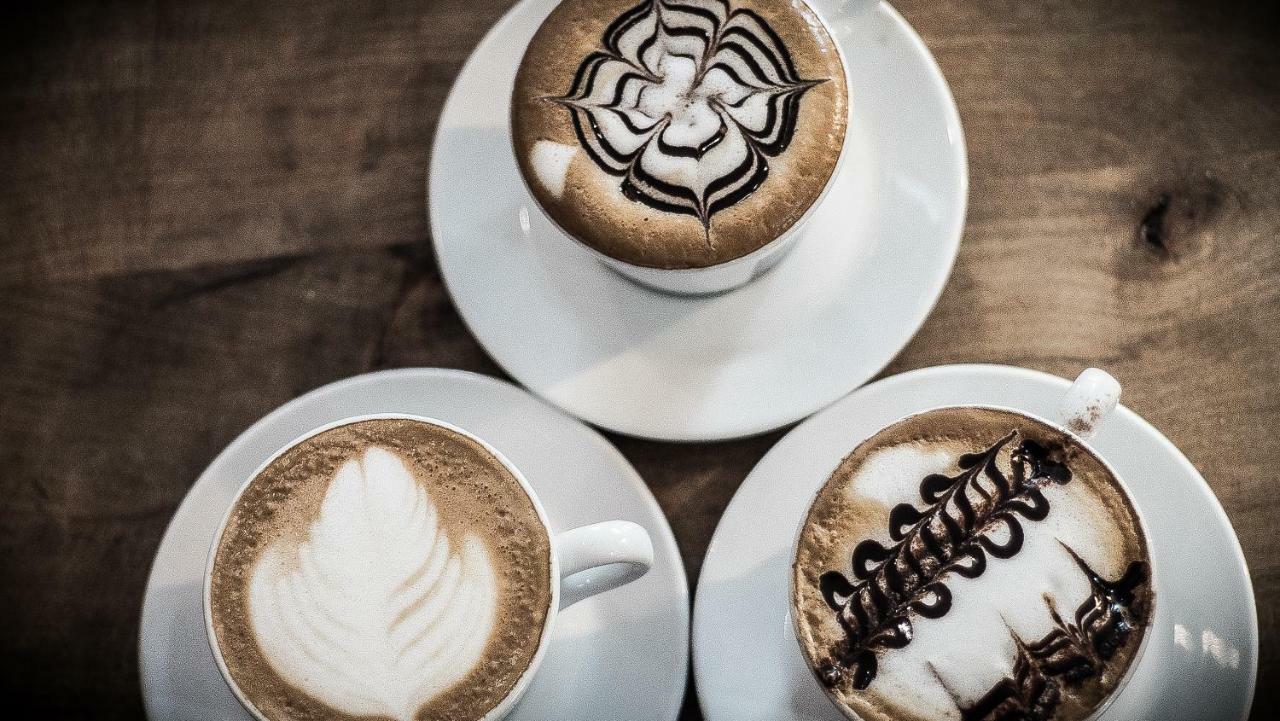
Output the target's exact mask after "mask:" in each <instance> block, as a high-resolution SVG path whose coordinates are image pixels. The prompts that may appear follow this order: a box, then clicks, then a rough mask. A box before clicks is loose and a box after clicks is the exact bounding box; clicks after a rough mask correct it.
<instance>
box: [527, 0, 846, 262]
mask: <svg viewBox="0 0 1280 721" xmlns="http://www.w3.org/2000/svg"><path fill="white" fill-rule="evenodd" d="M801 1H802V2H803V3H804V5H805V6H806V7H807V8H809V11H810V12H812V13H813V14H814V16H815V17H817V18H818V22H819V23H821V25H822V28H823V30H825V31H826V32H827V35H828V37H831V41H832V42H831V45H832V47H833V48H834V49H835V51H836V57H837V58H838V59H839V60H840V69H841V70H842V71H844V87H845V129H844V135H843V137H841V139H840V152H839V154H838V155H837V156H836V163H835V165H833V166H832V167H831V175H829V176H828V177H827V180H826V182H825V183H824V184H823V186H822V190H821V191H820V192H819V193H818V196H817V197H816V198H814V199H813V202H812V203H810V204H809V207H808V208H805V211H804V212H803V213H801V214H800V217H799V218H796V221H795V222H794V223H792V224H791V225H790V226H788V227H787V228H786V229H785V230H783V231H782V232H781V233H778V235H777V236H775V237H774V238H773V239H772V240H770V241H769V242H768V243H765V244H764V245H761V246H760V247H759V248H756V249H755V250H753V251H751V252H750V253H746V254H744V255H740V256H738V257H736V258H729V259H728V260H724V261H721V262H719V263H712V264H711V265H700V266H693V267H688V268H663V267H662V266H658V265H642V264H639V263H632V262H630V261H626V260H622V259H621V258H615V257H613V256H612V255H609V254H608V253H605V252H604V251H601V250H598V249H596V248H595V247H593V246H591V245H590V244H589V243H587V242H586V241H584V240H582V239H581V238H579V237H578V236H576V235H574V234H573V233H571V232H569V231H568V230H567V229H565V227H564V226H563V225H561V224H560V221H559V220H557V219H556V217H555V216H554V215H553V214H552V213H551V211H550V210H548V209H547V208H546V206H544V205H543V204H542V201H541V200H540V199H539V198H538V194H537V193H535V192H533V190H532V189H531V187H530V186H531V182H530V179H529V178H527V177H525V171H524V166H523V165H522V164H521V162H520V159H519V158H518V157H517V158H515V161H516V174H517V175H518V176H519V177H520V181H521V185H522V187H523V188H524V190H525V191H526V193H527V194H528V195H529V197H530V198H532V199H533V204H534V206H536V207H537V208H538V211H539V212H541V213H542V216H543V217H544V218H546V219H547V220H548V221H550V222H551V224H552V225H553V226H555V228H556V230H557V231H559V232H560V233H561V234H562V235H564V236H565V237H567V238H569V239H570V240H572V241H573V242H574V243H575V244H576V245H578V246H579V247H581V248H585V249H586V250H587V251H589V252H590V253H591V255H592V256H593V257H594V258H595V259H596V260H597V261H600V262H603V263H605V264H606V265H615V266H622V267H625V268H628V269H635V270H639V271H647V272H657V273H662V274H664V275H667V276H668V277H671V276H685V277H692V276H696V275H699V274H701V273H705V272H707V271H712V270H717V271H718V270H724V269H727V268H732V267H735V266H741V265H748V264H750V263H753V262H758V261H759V260H760V259H761V258H763V257H766V256H768V255H769V254H770V253H772V252H773V251H775V250H777V249H778V246H780V245H783V244H784V241H789V240H793V239H794V238H795V236H796V235H797V234H799V232H800V230H801V229H802V228H803V227H804V225H805V224H806V223H807V222H808V221H809V220H810V219H812V217H813V215H814V213H816V212H817V210H818V208H819V207H820V206H821V205H822V204H823V202H824V201H825V200H826V199H827V196H828V195H829V194H830V192H831V187H832V186H833V185H835V182H836V178H838V177H839V176H840V173H841V172H842V171H843V170H844V166H845V161H846V160H847V159H848V157H849V145H850V136H851V135H852V132H851V130H850V129H851V128H852V126H853V123H852V119H853V110H852V108H853V104H852V102H851V100H852V92H850V91H851V87H850V86H851V83H850V80H849V61H848V59H847V58H846V57H845V52H844V48H843V47H842V46H841V45H840V43H839V42H836V40H835V37H834V35H835V30H834V29H833V25H832V23H831V22H830V21H829V20H827V18H826V17H825V16H824V13H823V11H822V9H821V8H819V7H818V6H817V4H815V3H814V2H813V0H801ZM545 21H546V18H543V19H542V20H541V21H539V23H538V27H539V28H541V27H542V23H543V22H545ZM527 53H528V48H527V47H526V48H525V52H523V53H521V55H520V62H519V63H517V68H519V66H521V65H523V64H524V58H525V55H526V54H527ZM508 105H509V106H510V107H509V108H508V110H507V141H508V143H507V144H508V146H509V147H510V149H511V152H512V154H513V155H515V154H516V153H517V149H516V143H515V89H514V87H513V88H512V95H511V100H510V102H509V103H508ZM522 205H527V204H522Z"/></svg>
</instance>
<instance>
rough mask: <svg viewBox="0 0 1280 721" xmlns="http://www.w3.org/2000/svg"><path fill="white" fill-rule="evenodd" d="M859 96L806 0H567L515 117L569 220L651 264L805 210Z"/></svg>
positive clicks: (525, 164) (588, 239)
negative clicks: (850, 95)
mask: <svg viewBox="0 0 1280 721" xmlns="http://www.w3.org/2000/svg"><path fill="white" fill-rule="evenodd" d="M845 96H846V90H845V78H844V72H843V68H842V66H841V63H840V58H839V53H838V52H837V51H836V49H835V46H834V43H833V42H832V41H831V38H830V37H829V36H828V35H827V32H826V30H825V29H824V28H823V26H822V24H821V22H820V21H819V20H818V19H817V17H816V16H815V15H814V14H813V12H812V10H810V9H809V8H808V6H807V5H805V3H803V2H802V1H801V0H793V1H792V2H789V3H787V2H783V3H778V2H767V3H766V2H758V1H757V0H733V1H732V2H729V1H726V0H639V1H637V0H566V2H564V3H562V4H561V5H560V6H559V7H558V8H557V9H556V10H555V11H554V12H553V13H552V14H551V16H550V17H549V18H548V19H547V21H546V22H545V23H544V24H543V25H542V27H541V28H540V29H539V31H538V33H537V35H536V36H535V38H534V39H533V41H532V42H531V44H530V46H529V49H528V51H527V52H526V54H525V57H524V60H523V61H522V64H521V69H520V73H519V76H518V77H517V80H516V88H515V95H514V97H513V104H512V117H513V129H514V132H515V142H516V149H517V156H518V158H519V160H520V163H521V168H522V170H523V171H524V173H525V176H526V179H527V180H528V181H529V185H530V188H531V190H532V191H533V192H534V194H535V196H536V197H537V198H538V200H539V202H540V203H541V204H542V205H543V207H544V208H546V209H547V210H548V212H549V213H550V214H551V216H552V217H553V218H554V219H555V220H556V222H557V223H559V224H560V225H561V226H562V227H564V228H565V229H566V230H568V231H569V232H570V233H573V234H574V235H575V236H577V237H578V238H579V239H580V240H582V241H583V242H585V243H587V244H588V245H591V246H593V247H595V248H596V249H598V250H601V251H603V252H605V253H607V254H609V255H612V256H614V257H617V258H619V259H622V260H626V261H628V262H631V263H634V264H637V265H649V266H655V267H668V268H676V267H700V266H706V265H713V264H715V263H719V262H724V261H726V260H730V259H732V258H734V257H738V256H741V255H745V254H747V253H749V252H751V251H752V250H755V249H756V248H758V247H760V246H762V245H764V244H766V243H767V242H769V241H770V240H772V239H773V237H776V236H777V235H778V234H780V233H781V232H783V231H785V229H786V228H787V227H789V226H790V225H791V224H792V223H794V222H795V221H796V220H797V219H798V218H799V217H800V216H801V215H803V213H804V212H805V211H806V210H807V209H808V207H809V205H810V204H812V202H813V201H814V200H815V199H816V197H817V195H818V194H819V193H820V192H821V190H822V188H823V186H824V185H825V184H826V180H827V178H829V177H830V175H831V172H832V169H833V168H834V165H835V161H836V159H837V158H838V156H839V154H840V149H841V148H840V146H841V143H842V142H843V139H844V128H845V123H846V115H847V107H846V97H845Z"/></svg>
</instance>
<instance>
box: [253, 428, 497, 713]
mask: <svg viewBox="0 0 1280 721" xmlns="http://www.w3.org/2000/svg"><path fill="white" fill-rule="evenodd" d="M496 589H497V574H496V572H495V569H494V565H493V563H492V561H491V559H490V555H489V551H488V549H487V548H486V545H485V543H484V541H483V540H481V539H480V538H478V537H476V536H475V535H473V534H466V535H464V536H463V537H462V538H461V539H460V540H456V539H451V538H450V537H449V534H448V533H446V529H445V528H443V527H442V526H441V524H440V517H439V514H438V512H437V509H436V506H435V505H434V504H433V502H432V500H431V497H430V496H429V495H428V493H427V491H426V489H424V488H423V487H422V486H421V485H420V484H419V483H418V482H417V481H416V480H415V479H414V477H413V475H412V474H411V473H410V471H409V469H408V468H407V467H406V465H405V462H404V461H403V460H402V459H401V458H400V457H399V456H397V455H396V454H395V453H393V452H391V451H388V450H384V449H382V448H378V447H369V448H368V449H366V450H365V451H364V453H363V454H362V455H361V456H360V457H359V458H358V459H352V460H349V461H347V462H346V463H345V464H344V465H343V466H342V467H341V468H340V469H339V470H338V472H337V473H336V474H335V475H334V477H333V479H332V481H331V482H330V484H329V487H328V489H327V490H326V492H325V496H324V500H323V501H322V503H321V507H320V510H319V514H318V515H317V517H316V518H315V520H314V521H313V523H312V525H311V527H310V529H309V532H308V534H307V537H306V540H304V541H302V542H301V543H293V542H288V541H284V540H277V541H275V542H273V544H272V545H271V546H270V547H268V549H267V550H266V551H265V552H264V553H263V555H262V557H261V559H260V560H259V561H258V563H257V565H256V566H255V567H254V569H253V574H252V579H251V581H250V584H249V616H250V620H251V623H252V627H253V634H254V637H255V639H256V640H257V642H258V645H259V646H260V648H261V650H262V653H263V655H264V657H265V658H266V660H267V662H268V663H269V664H270V665H271V667H272V668H273V669H275V671H276V672H277V673H279V674H280V676H281V677H283V678H284V679H285V680H286V681H288V682H289V683H290V684H292V685H293V686H295V687H297V688H298V689H300V690H302V691H303V692H305V693H307V694H308V695H310V696H312V697H314V698H316V699H317V700H320V701H322V702H324V703H325V704H328V705H329V706H331V707H333V708H334V709H337V710H340V711H342V712H345V713H348V714H352V715H356V716H388V717H391V718H394V719H399V720H401V721H410V720H411V719H413V718H414V716H415V714H416V712H417V711H418V709H420V708H421V707H422V706H423V705H424V704H426V703H428V702H430V701H431V700H432V699H434V698H436V697H437V696H439V695H440V694H441V693H443V692H444V691H446V690H448V689H449V688H450V687H451V686H453V685H454V684H456V683H457V682H458V681H460V680H462V679H463V678H465V677H466V676H467V675H468V674H469V673H470V672H471V671H472V670H473V669H474V668H475V667H476V666H477V664H478V662H479V661H480V659H481V657H482V655H483V653H484V650H485V646H486V644H487V643H488V640H489V637H490V635H491V634H492V632H493V631H494V628H495V625H496V613H495V609H496V606H497V591H496Z"/></svg>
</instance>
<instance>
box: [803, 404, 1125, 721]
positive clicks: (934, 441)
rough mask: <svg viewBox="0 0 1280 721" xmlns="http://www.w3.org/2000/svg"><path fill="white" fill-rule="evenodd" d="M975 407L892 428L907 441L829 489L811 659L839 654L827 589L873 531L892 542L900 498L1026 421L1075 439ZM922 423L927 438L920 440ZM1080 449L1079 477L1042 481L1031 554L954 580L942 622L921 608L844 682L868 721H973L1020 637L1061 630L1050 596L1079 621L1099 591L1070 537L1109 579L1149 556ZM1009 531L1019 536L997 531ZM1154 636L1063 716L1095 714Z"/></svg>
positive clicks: (811, 601) (814, 515)
mask: <svg viewBox="0 0 1280 721" xmlns="http://www.w3.org/2000/svg"><path fill="white" fill-rule="evenodd" d="M973 413H975V411H972V410H967V411H962V412H959V413H956V412H951V411H946V412H943V413H942V415H941V416H935V417H933V418H929V417H928V416H929V415H931V414H926V415H925V416H924V417H916V418H915V419H908V421H906V422H904V424H901V425H900V426H899V427H897V428H891V429H890V430H889V435H890V436H896V437H894V438H892V440H890V441H889V442H888V443H885V444H883V445H881V444H876V443H872V442H868V444H866V445H871V446H877V447H875V448H874V450H870V451H869V452H866V451H863V449H861V448H860V451H863V452H855V453H854V454H853V455H851V456H850V458H849V459H846V460H845V462H844V463H843V464H842V465H841V467H840V468H839V469H838V470H837V471H836V472H835V473H834V474H833V476H832V478H831V480H829V481H828V483H827V485H826V486H824V488H823V490H822V491H821V492H820V494H819V496H818V499H817V501H815V504H814V506H813V508H812V509H811V511H810V516H809V519H808V522H807V523H806V526H805V528H804V530H803V531H802V533H801V539H800V545H799V549H798V555H797V561H796V566H795V576H794V577H795V587H794V589H793V591H794V595H795V600H796V603H797V608H798V609H800V610H799V612H798V614H797V619H796V620H797V629H798V631H799V633H800V636H801V645H802V647H803V648H804V650H805V653H806V655H807V656H808V657H809V659H810V661H811V663H815V665H817V663H821V660H822V659H824V658H828V657H829V655H830V652H829V649H830V648H832V647H833V645H834V644H837V643H839V642H840V640H841V639H842V638H843V632H842V630H841V629H840V627H839V625H838V624H837V623H836V620H835V614H834V612H833V611H832V610H831V609H830V608H829V607H828V606H827V605H826V604H825V602H824V601H823V599H822V597H821V595H820V593H819V592H818V590H817V580H818V577H819V575H820V574H822V573H823V572H826V571H829V570H840V571H843V572H845V573H848V571H849V558H850V554H851V553H852V551H853V548H854V547H855V546H856V545H857V543H859V542H860V541H862V540H863V539H868V538H869V539H874V540H878V541H880V542H882V543H884V544H885V545H886V546H890V545H892V544H893V543H894V541H893V540H892V539H891V538H890V535H889V531H888V528H889V522H888V515H889V510H890V509H892V508H893V507H895V506H897V505H898V504H901V503H908V504H912V505H914V506H921V505H922V502H921V499H920V496H919V488H920V483H921V480H922V479H924V478H925V477H926V476H929V475H931V474H944V475H948V476H954V475H956V474H957V473H958V472H959V468H958V467H957V465H956V461H957V459H958V458H959V456H960V455H961V454H964V453H973V452H979V451H982V450H984V449H986V448H987V447H988V446H990V445H991V444H992V443H993V442H995V441H996V440H999V438H1001V437H1002V436H1004V435H1005V434H1006V433H1008V432H1009V431H1011V430H1014V429H1018V430H1019V431H1021V432H1023V433H1026V434H1029V435H1030V437H1032V438H1035V439H1036V440H1039V441H1042V442H1049V443H1061V440H1062V439H1063V438H1065V436H1063V435H1062V434H1060V433H1058V432H1057V431H1055V430H1053V429H1049V428H1048V427H1047V426H1042V425H1041V424H1038V423H1033V422H1030V421H1028V420H1027V419H1025V418H1023V417H1021V416H1017V415H1011V414H1005V413H1004V412H1001V411H978V412H977V413H979V414H980V415H981V416H982V418H980V419H979V420H980V422H978V423H976V424H973V423H971V421H972V420H973V419H972V414H973ZM904 425H905V427H903V426H904ZM966 426H976V429H975V430H976V432H974V433H972V434H969V433H968V429H967V428H966ZM913 431H916V432H918V434H919V435H922V436H923V437H924V440H919V439H918V438H912V437H911V436H912V435H913ZM883 433H885V432H882V434H883ZM957 436H959V437H957ZM965 436H969V437H965ZM1003 456H1004V457H1003V458H1001V459H1000V461H999V463H1000V465H1001V467H1002V470H1004V471H1006V472H1008V471H1009V461H1008V454H1007V451H1006V452H1005V453H1004V454H1003ZM1068 456H1069V462H1068V466H1069V467H1070V468H1071V469H1072V472H1073V475H1074V477H1073V479H1072V481H1071V482H1069V483H1067V484H1065V485H1056V484H1049V485H1046V486H1044V487H1043V488H1042V490H1043V493H1044V496H1045V498H1046V499H1047V500H1048V502H1049V506H1050V511H1049V514H1048V516H1047V517H1046V518H1045V519H1044V520H1042V521H1036V522H1024V523H1023V530H1024V532H1025V538H1024V543H1023V546H1022V550H1021V552H1019V553H1017V554H1016V555H1015V556H1014V557H1012V558H1009V559H996V558H988V562H987V564H986V570H985V572H983V573H982V574H981V575H980V576H978V577H976V578H965V577H963V576H961V575H959V574H956V573H952V574H950V575H949V576H947V577H946V579H945V583H946V586H947V587H948V588H949V590H950V592H951V608H950V611H949V612H947V613H946V614H945V615H944V616H942V617H941V618H933V619H931V618H925V617H923V616H915V615H913V617H912V619H911V621H912V624H913V627H914V633H913V636H912V639H911V641H910V643H908V644H907V645H906V646H904V647H902V648H897V649H885V650H881V651H880V652H879V653H877V662H878V672H877V674H876V676H875V678H874V680H873V681H872V682H871V683H870V685H869V686H868V687H867V688H866V689H864V690H861V691H858V690H853V689H848V688H843V689H836V690H833V693H834V694H835V695H836V696H837V697H838V698H839V699H840V700H841V701H842V702H843V703H844V705H845V706H846V707H847V708H848V709H850V710H852V711H853V712H856V713H857V714H858V715H859V716H860V717H861V718H862V719H864V721H917V720H918V721H925V720H928V721H937V720H940V719H956V720H958V719H960V718H961V712H960V708H959V706H960V705H968V704H972V703H974V702H975V701H976V700H977V699H979V698H981V697H982V695H983V694H984V693H986V692H987V691H988V690H989V689H991V688H992V687H993V686H994V685H996V684H997V683H999V682H1000V681H1001V680H1002V679H1004V678H1005V677H1011V676H1012V675H1013V674H1014V661H1015V658H1016V657H1017V648H1016V646H1015V641H1014V636H1015V635H1016V636H1017V637H1018V638H1020V639H1023V640H1024V641H1035V640H1038V639H1040V638H1042V637H1043V636H1045V635H1046V634H1047V633H1049V632H1050V631H1051V630H1053V628H1054V624H1053V622H1052V618H1051V616H1050V611H1049V603H1050V601H1051V600H1052V602H1053V603H1054V604H1055V606H1056V608H1057V610H1058V612H1059V613H1061V614H1062V616H1064V617H1066V618H1070V616H1071V614H1073V613H1074V612H1075V610H1076V607H1077V606H1078V605H1079V604H1080V603H1081V602H1082V601H1084V600H1086V599H1088V598H1089V595H1090V591H1091V587H1090V583H1089V581H1088V579H1087V578H1086V577H1085V576H1084V575H1083V574H1082V573H1081V570H1080V569H1079V567H1078V566H1077V565H1076V564H1075V561H1074V560H1073V558H1072V557H1071V555H1070V553H1069V552H1068V551H1067V550H1066V548H1064V544H1065V545H1066V546H1070V547H1071V548H1072V549H1074V550H1075V551H1076V552H1077V553H1078V554H1079V555H1080V556H1081V557H1082V558H1083V559H1084V560H1085V561H1086V562H1087V563H1088V564H1089V565H1090V566H1091V567H1092V568H1094V569H1095V570H1097V571H1098V572H1099V573H1100V574H1101V575H1102V576H1104V577H1106V578H1109V579H1115V578H1117V577H1119V576H1120V575H1121V574H1123V573H1124V571H1125V569H1126V567H1127V565H1128V564H1129V562H1131V561H1134V560H1146V559H1147V551H1146V542H1145V539H1144V538H1143V537H1142V535H1141V530H1140V526H1139V525H1138V522H1137V519H1136V516H1135V515H1134V514H1133V512H1132V511H1131V510H1130V507H1129V506H1128V505H1127V503H1126V501H1125V499H1124V497H1123V494H1122V492H1121V491H1120V490H1119V488H1118V487H1117V486H1115V485H1114V483H1113V482H1112V481H1111V479H1110V477H1109V474H1107V472H1106V470H1105V467H1104V466H1103V465H1102V464H1101V462H1100V461H1098V460H1097V459H1096V458H1094V457H1093V456H1092V455H1091V454H1088V453H1087V452H1086V451H1083V449H1080V448H1079V447H1078V446H1077V447H1075V448H1073V449H1070V450H1069V451H1068ZM1005 538H1007V531H1006V535H1005V536H1004V537H1000V538H996V539H995V540H997V541H1003V540H1005ZM1141 633H1142V630H1141V629H1140V630H1139V633H1138V634H1136V635H1137V636H1139V638H1131V639H1130V641H1129V643H1128V645H1127V647H1126V648H1125V649H1124V651H1123V652H1122V653H1121V654H1120V655H1118V656H1117V658H1116V659H1115V660H1114V661H1113V663H1112V664H1111V667H1112V668H1111V669H1109V670H1108V671H1107V675H1106V676H1105V677H1104V678H1103V680H1102V682H1101V684H1100V687H1090V688H1087V689H1085V690H1084V691H1083V692H1082V693H1081V694H1080V696H1079V697H1077V698H1066V699H1064V700H1063V703H1062V705H1061V707H1060V708H1059V714H1058V715H1057V716H1055V717H1054V718H1055V719H1082V718H1086V717H1087V716H1088V713H1089V710H1090V709H1091V708H1092V707H1093V706H1094V705H1095V703H1096V702H1097V701H1098V700H1099V699H1100V698H1101V697H1103V696H1105V695H1106V693H1107V692H1108V691H1109V687H1110V686H1113V685H1114V684H1115V683H1116V682H1117V681H1118V680H1119V678H1120V677H1121V676H1122V675H1123V672H1124V670H1125V669H1126V667H1127V665H1128V663H1129V660H1130V659H1131V657H1132V654H1133V653H1134V651H1135V649H1136V647H1137V646H1138V643H1139V641H1140V636H1141Z"/></svg>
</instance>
